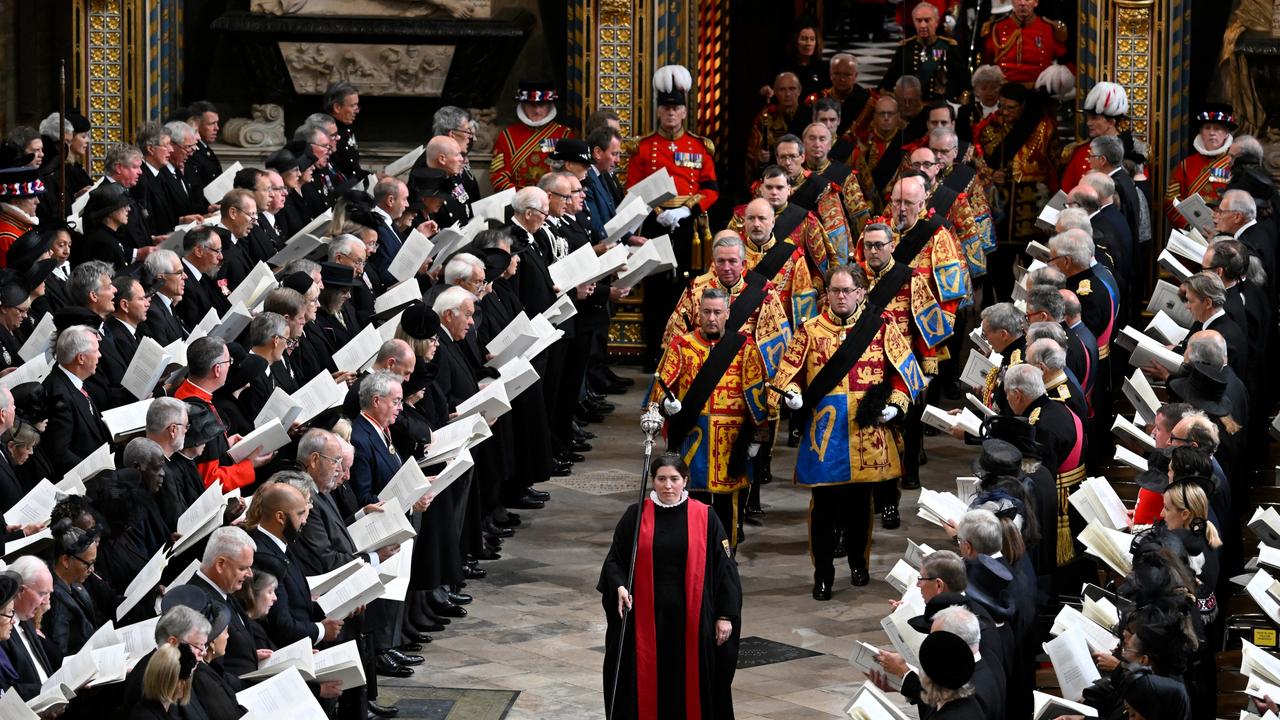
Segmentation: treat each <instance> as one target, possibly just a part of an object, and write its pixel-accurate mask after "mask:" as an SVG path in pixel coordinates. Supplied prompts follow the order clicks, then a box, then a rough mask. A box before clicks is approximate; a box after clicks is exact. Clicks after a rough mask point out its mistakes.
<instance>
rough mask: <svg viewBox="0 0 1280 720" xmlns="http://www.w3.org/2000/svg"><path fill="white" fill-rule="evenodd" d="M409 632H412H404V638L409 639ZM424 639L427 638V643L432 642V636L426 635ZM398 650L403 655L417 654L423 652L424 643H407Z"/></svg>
mask: <svg viewBox="0 0 1280 720" xmlns="http://www.w3.org/2000/svg"><path fill="white" fill-rule="evenodd" d="M409 632H410V631H408V630H405V631H403V633H404V637H409ZM414 634H416V635H421V634H422V633H414ZM424 637H426V638H427V642H431V636H430V635H426V636H424ZM396 649H397V650H399V651H400V652H402V653H417V652H422V643H421V642H407V643H405V644H403V645H401V646H400V647H398V648H396Z"/></svg>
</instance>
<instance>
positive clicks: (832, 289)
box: [827, 287, 858, 295]
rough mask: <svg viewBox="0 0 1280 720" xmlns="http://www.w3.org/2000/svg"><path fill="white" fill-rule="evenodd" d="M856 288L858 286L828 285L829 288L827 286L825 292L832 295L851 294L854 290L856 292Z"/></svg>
mask: <svg viewBox="0 0 1280 720" xmlns="http://www.w3.org/2000/svg"><path fill="white" fill-rule="evenodd" d="M857 290H858V288H851V287H847V288H846V287H829V288H827V292H829V293H831V294H832V295H852V294H853V293H854V292H856V291H857Z"/></svg>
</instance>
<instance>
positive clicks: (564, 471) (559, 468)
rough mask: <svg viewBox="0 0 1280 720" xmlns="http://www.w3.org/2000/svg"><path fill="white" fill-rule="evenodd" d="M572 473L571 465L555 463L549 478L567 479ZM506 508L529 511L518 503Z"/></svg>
mask: <svg viewBox="0 0 1280 720" xmlns="http://www.w3.org/2000/svg"><path fill="white" fill-rule="evenodd" d="M572 473H573V463H562V462H557V463H556V464H555V465H554V466H553V467H552V468H551V477H569V475H570V474H572ZM507 507H513V508H515V509H517V510H529V509H530V508H526V507H524V506H522V505H519V504H518V503H512V504H510V505H508V506H507ZM538 507H542V506H541V505H539V506H538ZM532 509H537V508H532Z"/></svg>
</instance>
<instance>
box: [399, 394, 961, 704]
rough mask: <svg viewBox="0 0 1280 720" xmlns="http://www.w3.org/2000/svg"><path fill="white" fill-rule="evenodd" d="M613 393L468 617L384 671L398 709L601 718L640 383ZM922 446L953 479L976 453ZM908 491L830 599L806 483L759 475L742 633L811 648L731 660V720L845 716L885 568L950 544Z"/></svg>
mask: <svg viewBox="0 0 1280 720" xmlns="http://www.w3.org/2000/svg"><path fill="white" fill-rule="evenodd" d="M636 376H637V378H638V374H636ZM611 399H612V400H613V401H615V402H617V404H618V410H617V412H615V413H614V414H613V415H611V416H609V417H608V418H607V421H606V422H605V423H603V424H600V425H596V426H592V430H594V431H595V432H597V433H598V434H599V435H600V437H599V438H598V439H597V440H595V441H594V443H593V444H594V445H595V448H596V449H595V450H594V451H593V452H591V453H588V454H587V457H588V460H587V462H585V463H582V464H580V465H578V466H577V471H576V472H575V473H574V475H572V476H570V477H568V478H563V479H558V480H557V481H555V482H553V483H550V484H549V485H548V486H547V487H546V488H545V489H547V490H549V491H550V492H551V494H552V498H553V499H552V502H551V503H550V504H549V505H548V506H547V507H546V508H545V509H543V510H539V511H527V512H524V513H522V517H524V518H525V519H526V520H527V522H526V523H525V526H524V527H523V528H521V529H520V530H519V531H518V533H517V534H516V536H515V537H514V538H512V539H511V540H508V541H507V542H506V545H505V546H504V548H503V552H502V555H503V557H502V559H500V560H497V561H493V562H490V563H486V565H485V566H486V567H487V568H488V570H489V577H488V578H486V579H485V580H483V581H477V582H472V583H471V584H470V585H469V587H468V591H469V592H472V593H473V594H474V595H475V596H476V600H475V602H474V603H473V604H471V605H470V606H468V607H469V610H470V615H469V616H468V617H467V618H466V619H464V620H460V621H455V622H454V623H453V624H452V625H451V626H449V628H448V630H447V631H446V632H444V633H440V634H439V635H437V636H436V637H435V641H434V642H433V643H431V644H430V645H428V646H427V647H426V651H425V653H424V654H425V656H426V658H427V662H426V664H425V665H424V666H422V667H420V668H418V672H417V674H416V675H415V676H414V677H413V678H410V679H409V680H404V681H400V680H388V679H385V678H384V679H383V682H382V687H383V693H384V698H403V699H404V701H405V702H404V709H405V711H406V712H402V713H401V717H421V718H427V717H429V718H449V719H450V720H459V719H461V718H467V719H468V720H470V719H472V718H474V719H476V720H480V719H482V718H483V719H488V718H495V719H496V718H503V717H505V718H511V719H513V720H514V719H517V718H519V719H533V718H557V719H558V720H571V719H576V718H602V717H604V710H603V695H602V692H601V686H602V684H601V664H602V661H603V647H602V646H603V644H604V618H603V611H602V610H601V605H600V596H599V595H598V594H597V593H596V592H595V585H596V580H597V578H598V576H599V572H600V564H601V561H602V560H603V558H604V555H605V552H606V551H607V549H608V546H609V543H610V540H611V538H612V534H613V528H614V525H615V524H616V522H617V519H618V517H619V516H620V514H621V513H622V511H623V510H624V509H625V508H626V506H627V505H628V504H629V503H631V502H633V501H634V496H635V493H636V490H637V489H638V487H637V486H636V485H635V478H636V474H637V472H638V470H639V466H640V461H641V457H642V452H643V448H642V445H643V435H642V434H641V432H640V430H639V425H638V416H639V412H638V409H637V408H638V406H639V402H640V392H639V391H638V390H633V391H632V392H631V393H630V394H628V395H625V396H614V397H612V398H611ZM926 445H927V448H928V450H929V457H930V461H931V462H929V464H928V465H926V466H925V467H924V468H923V471H924V474H925V478H924V479H925V483H926V484H927V485H929V486H930V487H932V488H934V489H944V488H948V487H950V488H954V481H953V478H954V476H955V474H957V473H958V472H960V471H961V470H962V469H963V468H967V466H968V459H969V457H970V456H971V455H972V451H971V450H969V449H965V448H963V447H962V446H961V445H960V444H959V443H958V442H955V441H952V440H950V439H938V438H929V439H927V442H926ZM794 464H795V451H794V450H791V449H789V448H786V447H785V445H784V446H783V447H781V448H779V449H778V451H777V457H776V458H775V460H774V472H775V473H776V474H777V475H778V476H779V477H780V478H788V477H789V476H790V474H791V470H792V468H793V467H794ZM915 494H916V493H915V492H914V491H913V492H911V493H909V494H908V497H906V498H904V501H903V504H902V506H901V509H902V516H903V526H902V528H900V529H898V530H895V531H885V530H883V529H880V528H879V526H878V525H877V528H876V534H875V544H874V548H873V553H874V555H873V558H872V566H871V570H872V573H871V574H872V582H871V584H870V585H869V586H867V587H865V588H859V589H854V588H853V587H851V586H850V585H849V582H848V574H847V569H846V570H845V571H844V572H838V573H837V585H836V591H837V592H836V595H835V597H834V599H833V600H832V601H831V602H827V603H819V602H815V601H814V600H813V599H812V598H810V596H809V591H810V588H811V586H812V574H811V566H810V564H809V559H808V555H807V540H806V537H807V530H806V517H807V508H808V493H807V492H805V491H803V490H799V489H796V488H795V487H793V486H791V484H790V482H789V481H787V480H781V479H780V480H775V481H774V482H773V483H772V484H770V485H767V486H765V487H764V496H763V500H764V505H765V508H766V510H767V512H768V516H767V518H766V520H765V526H764V527H762V528H751V527H748V532H747V540H746V542H745V544H743V545H742V546H741V548H740V551H739V555H738V562H739V566H740V569H741V573H742V579H743V580H742V582H743V587H744V590H745V602H744V611H743V612H744V619H743V633H742V634H743V636H744V637H746V636H754V637H758V638H762V639H763V640H767V641H772V642H774V643H781V644H783V645H786V646H791V647H793V648H802V649H804V650H808V651H812V653H814V654H811V655H809V656H807V657H800V658H798V659H793V660H789V661H786V662H776V663H772V664H765V665H758V666H756V667H751V668H748V669H742V670H739V671H738V673H737V677H736V680H735V682H734V688H735V689H734V697H735V709H736V712H737V717H738V718H739V720H759V719H760V718H785V719H786V720H794V718H796V717H805V718H820V717H839V716H840V713H841V711H842V710H843V708H844V707H845V705H846V704H847V703H848V701H849V699H850V698H851V697H852V694H853V692H854V689H855V688H856V687H857V685H858V684H859V683H860V682H861V678H858V677H855V676H854V672H853V671H852V669H851V668H850V666H849V663H848V659H847V658H848V656H849V653H850V650H851V649H852V647H853V642H854V640H855V639H861V640H864V641H866V642H869V643H873V644H877V645H885V644H887V640H886V638H885V636H884V634H883V632H882V631H881V630H880V626H879V621H880V619H881V617H883V616H884V615H885V614H886V613H887V601H888V599H889V597H890V596H891V595H893V590H892V588H890V587H889V585H888V583H886V582H885V581H884V579H883V578H884V575H885V574H886V573H887V572H888V571H889V568H890V567H892V565H893V563H894V562H895V561H896V559H897V558H898V557H899V556H900V555H901V553H902V551H903V549H905V547H906V538H907V537H908V536H910V537H912V538H913V539H916V540H917V541H919V540H923V541H925V542H929V543H930V544H933V545H934V547H942V544H941V543H943V542H945V540H944V538H943V535H942V532H941V530H939V529H937V528H936V527H934V526H932V525H929V524H927V523H926V522H925V521H923V520H920V519H918V518H916V517H915V512H916V506H915V498H914V495H915ZM837 567H839V565H837ZM794 654H796V655H801V654H808V653H794ZM431 689H435V690H431ZM468 689H469V690H505V691H515V692H516V693H517V694H516V695H515V697H514V702H511V703H510V705H507V702H508V701H509V697H510V696H509V695H506V694H501V693H468V692H466V690H468ZM446 690H447V691H446ZM894 697H897V696H894ZM912 716H914V713H912Z"/></svg>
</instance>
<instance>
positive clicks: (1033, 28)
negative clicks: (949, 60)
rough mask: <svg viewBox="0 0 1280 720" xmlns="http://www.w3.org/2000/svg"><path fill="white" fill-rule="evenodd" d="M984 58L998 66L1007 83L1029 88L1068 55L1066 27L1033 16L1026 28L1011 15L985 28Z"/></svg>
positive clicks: (983, 29)
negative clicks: (1059, 59)
mask: <svg viewBox="0 0 1280 720" xmlns="http://www.w3.org/2000/svg"><path fill="white" fill-rule="evenodd" d="M982 35H983V37H984V39H983V59H984V61H985V62H988V63H990V64H992V65H998V66H999V67H1000V69H1001V70H1003V71H1004V78H1005V80H1006V81H1007V82H1015V83H1020V84H1022V85H1026V86H1027V87H1030V86H1032V85H1033V84H1035V81H1036V79H1037V78H1039V77H1040V73H1042V72H1044V69H1045V68H1047V67H1049V66H1050V65H1052V64H1053V61H1054V60H1056V59H1057V58H1060V57H1062V56H1063V55H1065V54H1066V52H1067V45H1066V43H1067V26H1066V25H1064V24H1062V23H1061V22H1059V21H1058V20H1050V19H1047V18H1042V17H1040V16H1038V15H1033V16H1032V17H1031V19H1030V20H1028V21H1027V23H1026V24H1025V25H1024V24H1022V23H1021V22H1019V20H1018V19H1017V18H1016V17H1014V16H1012V15H1010V16H1009V17H1006V18H1005V19H1003V20H1000V21H997V22H992V21H987V24H986V25H985V26H983V28H982Z"/></svg>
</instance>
